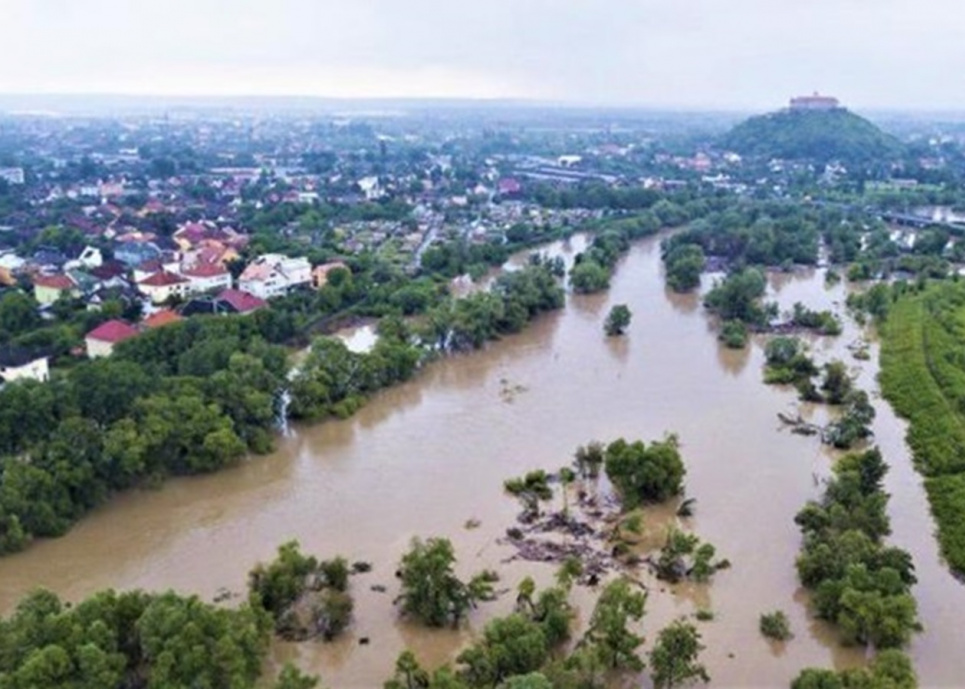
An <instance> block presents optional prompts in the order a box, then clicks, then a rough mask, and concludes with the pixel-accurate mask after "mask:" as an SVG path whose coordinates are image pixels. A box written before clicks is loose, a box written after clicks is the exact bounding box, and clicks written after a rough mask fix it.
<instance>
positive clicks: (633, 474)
mask: <svg viewBox="0 0 965 689" xmlns="http://www.w3.org/2000/svg"><path fill="white" fill-rule="evenodd" d="M605 455H606V458H605V468H606V475H607V477H608V478H609V479H610V481H611V482H612V483H613V485H614V487H615V488H616V489H617V491H618V492H619V494H620V499H621V501H622V503H623V507H624V509H628V510H629V509H633V508H635V507H638V506H639V505H641V504H642V503H648V502H663V501H664V500H668V499H669V498H672V497H674V496H675V495H679V494H680V493H681V492H682V491H683V481H684V475H685V474H686V469H685V467H684V463H683V459H681V457H680V451H679V449H678V444H677V440H676V438H675V437H673V436H670V437H668V438H667V439H665V440H662V441H657V442H653V443H651V444H650V445H649V446H648V445H645V444H644V443H643V442H641V441H639V440H638V441H636V442H633V443H628V442H627V441H626V440H624V439H622V438H621V439H619V440H617V441H615V442H612V443H610V445H608V446H607V448H606V453H605Z"/></svg>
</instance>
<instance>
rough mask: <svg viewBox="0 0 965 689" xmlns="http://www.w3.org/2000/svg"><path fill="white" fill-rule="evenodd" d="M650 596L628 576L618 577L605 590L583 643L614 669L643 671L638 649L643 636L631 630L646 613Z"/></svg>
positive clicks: (597, 603)
mask: <svg viewBox="0 0 965 689" xmlns="http://www.w3.org/2000/svg"><path fill="white" fill-rule="evenodd" d="M646 602H647V596H646V594H645V593H641V592H639V591H634V590H633V589H632V588H631V583H630V581H629V580H627V579H617V580H616V581H613V582H611V583H610V584H608V585H607V586H606V588H604V589H603V592H602V593H601V594H600V597H599V598H598V599H597V602H596V606H595V607H594V609H593V615H592V616H591V617H590V624H589V628H588V629H587V631H586V634H585V635H584V637H583V641H582V642H581V643H582V644H583V645H585V646H587V647H589V648H591V649H593V652H594V653H596V654H598V656H599V658H600V660H601V661H602V663H603V664H604V665H605V666H606V667H607V668H609V669H611V670H629V671H632V672H639V671H640V670H642V669H643V661H642V660H641V659H640V657H639V656H638V655H637V649H638V648H639V647H640V645H641V644H642V643H643V638H642V637H641V636H639V635H638V634H636V633H635V632H634V631H633V630H632V629H630V624H631V623H633V622H639V621H640V620H641V619H642V618H643V615H644V612H645V606H646Z"/></svg>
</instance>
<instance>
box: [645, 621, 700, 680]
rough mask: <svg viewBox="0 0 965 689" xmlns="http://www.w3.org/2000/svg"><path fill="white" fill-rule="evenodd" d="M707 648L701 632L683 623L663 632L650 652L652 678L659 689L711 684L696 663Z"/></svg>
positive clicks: (667, 628)
mask: <svg viewBox="0 0 965 689" xmlns="http://www.w3.org/2000/svg"><path fill="white" fill-rule="evenodd" d="M702 650H704V646H703V645H702V644H701V643H700V632H698V631H697V628H696V627H695V626H694V625H692V624H690V623H689V622H686V621H684V620H677V621H676V622H674V623H673V624H671V625H670V626H669V627H666V628H664V629H661V630H660V633H659V634H658V635H657V641H656V643H655V644H654V647H653V650H651V651H650V677H651V679H653V686H654V687H655V688H656V689H672V688H673V687H677V686H680V685H681V684H684V683H685V682H692V681H695V680H696V681H701V682H709V681H710V676H709V675H708V674H707V670H706V669H705V668H704V666H703V665H701V664H700V663H698V662H697V658H698V656H699V655H700V652H701V651H702Z"/></svg>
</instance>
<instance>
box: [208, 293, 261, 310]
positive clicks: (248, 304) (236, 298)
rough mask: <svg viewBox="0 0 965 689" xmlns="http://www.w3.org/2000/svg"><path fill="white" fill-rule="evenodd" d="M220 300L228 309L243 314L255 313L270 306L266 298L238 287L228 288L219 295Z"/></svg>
mask: <svg viewBox="0 0 965 689" xmlns="http://www.w3.org/2000/svg"><path fill="white" fill-rule="evenodd" d="M218 301H219V302H221V303H222V304H223V305H224V306H225V308H226V310H228V311H230V312H232V313H241V314H244V313H253V312H255V311H257V310H258V309H263V308H265V307H266V306H268V302H266V301H265V300H264V299H260V298H258V297H256V296H255V295H253V294H249V293H248V292H244V291H242V290H238V289H226V290H225V291H224V292H222V293H221V294H219V295H218Z"/></svg>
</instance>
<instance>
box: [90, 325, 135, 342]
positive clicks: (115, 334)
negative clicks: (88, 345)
mask: <svg viewBox="0 0 965 689" xmlns="http://www.w3.org/2000/svg"><path fill="white" fill-rule="evenodd" d="M136 335H137V330H136V329H135V328H134V326H132V325H131V324H129V323H125V322H124V321H119V320H116V319H115V320H112V321H107V322H106V323H101V324H100V325H99V326H97V327H96V328H94V329H93V330H91V331H90V332H89V333H87V339H88V340H99V341H100V342H110V343H111V344H117V343H118V342H123V341H124V340H129V339H131V338H132V337H135V336H136Z"/></svg>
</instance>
